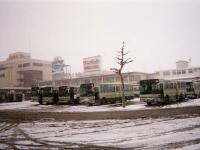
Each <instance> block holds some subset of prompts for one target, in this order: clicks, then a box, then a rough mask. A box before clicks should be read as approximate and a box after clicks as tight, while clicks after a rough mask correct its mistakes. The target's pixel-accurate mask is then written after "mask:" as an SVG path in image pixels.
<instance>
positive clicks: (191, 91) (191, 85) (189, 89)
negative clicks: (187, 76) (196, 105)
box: [185, 81, 197, 99]
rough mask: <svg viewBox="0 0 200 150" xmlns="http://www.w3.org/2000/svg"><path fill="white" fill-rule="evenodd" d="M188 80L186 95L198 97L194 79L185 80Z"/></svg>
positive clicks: (192, 97)
mask: <svg viewBox="0 0 200 150" xmlns="http://www.w3.org/2000/svg"><path fill="white" fill-rule="evenodd" d="M185 82H186V93H185V97H186V98H189V99H194V98H197V94H196V92H195V88H194V82H192V81H185Z"/></svg>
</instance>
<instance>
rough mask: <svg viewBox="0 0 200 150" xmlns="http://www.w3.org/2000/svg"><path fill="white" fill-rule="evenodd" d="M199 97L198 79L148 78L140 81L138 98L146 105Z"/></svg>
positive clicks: (199, 83) (199, 85)
mask: <svg viewBox="0 0 200 150" xmlns="http://www.w3.org/2000/svg"><path fill="white" fill-rule="evenodd" d="M197 97H200V82H199V81H179V80H161V79H149V80H141V81H140V100H141V101H143V102H146V103H147V104H148V105H152V104H168V103H172V102H178V101H181V100H184V99H190V98H197Z"/></svg>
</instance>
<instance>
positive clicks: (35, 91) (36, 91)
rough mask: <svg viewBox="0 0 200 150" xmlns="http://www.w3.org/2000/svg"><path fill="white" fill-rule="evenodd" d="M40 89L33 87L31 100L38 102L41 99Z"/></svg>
mask: <svg viewBox="0 0 200 150" xmlns="http://www.w3.org/2000/svg"><path fill="white" fill-rule="evenodd" d="M39 89H40V88H39V87H31V100H32V101H38V98H39Z"/></svg>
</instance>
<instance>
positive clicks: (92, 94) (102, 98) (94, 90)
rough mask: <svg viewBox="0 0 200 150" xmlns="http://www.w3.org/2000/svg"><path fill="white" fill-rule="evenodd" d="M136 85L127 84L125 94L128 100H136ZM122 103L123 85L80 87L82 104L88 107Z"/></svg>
mask: <svg viewBox="0 0 200 150" xmlns="http://www.w3.org/2000/svg"><path fill="white" fill-rule="evenodd" d="M133 89H134V85H131V84H125V85H124V91H125V92H124V94H125V98H126V100H130V99H133V98H134V92H133ZM117 102H121V84H117V83H113V84H111V83H108V84H106V83H104V84H94V83H86V84H81V85H80V103H81V104H87V105H104V104H114V103H117Z"/></svg>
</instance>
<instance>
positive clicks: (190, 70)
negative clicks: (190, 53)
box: [148, 60, 200, 80]
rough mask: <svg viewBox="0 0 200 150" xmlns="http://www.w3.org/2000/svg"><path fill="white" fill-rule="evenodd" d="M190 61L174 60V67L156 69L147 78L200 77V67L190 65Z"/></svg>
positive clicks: (179, 78)
mask: <svg viewBox="0 0 200 150" xmlns="http://www.w3.org/2000/svg"><path fill="white" fill-rule="evenodd" d="M190 63H191V62H190V61H183V60H179V61H177V62H176V69H168V70H161V71H156V72H155V73H153V74H150V75H149V77H148V78H158V79H169V80H173V79H178V80H184V79H185V80H188V79H192V80H193V79H194V80H195V79H200V67H191V64H190Z"/></svg>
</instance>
